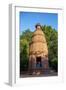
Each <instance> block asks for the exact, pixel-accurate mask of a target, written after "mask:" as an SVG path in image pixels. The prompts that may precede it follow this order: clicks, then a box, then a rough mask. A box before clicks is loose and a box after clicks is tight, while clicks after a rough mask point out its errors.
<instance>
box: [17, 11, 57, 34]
mask: <svg viewBox="0 0 66 90" xmlns="http://www.w3.org/2000/svg"><path fill="white" fill-rule="evenodd" d="M19 18H20V19H19V20H20V21H19V22H20V23H19V25H20V33H21V32H23V31H25V30H26V29H30V30H31V31H34V30H35V25H36V24H37V23H40V24H41V25H50V26H52V28H55V29H56V30H58V14H56V13H37V12H20V16H19Z"/></svg>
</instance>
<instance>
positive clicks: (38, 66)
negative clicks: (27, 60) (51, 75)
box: [36, 57, 42, 68]
mask: <svg viewBox="0 0 66 90" xmlns="http://www.w3.org/2000/svg"><path fill="white" fill-rule="evenodd" d="M41 67H42V62H41V57H36V68H41Z"/></svg>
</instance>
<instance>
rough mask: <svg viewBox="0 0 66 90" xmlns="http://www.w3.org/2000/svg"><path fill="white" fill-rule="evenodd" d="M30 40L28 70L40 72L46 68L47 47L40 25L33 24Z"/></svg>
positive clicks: (33, 72) (35, 72) (34, 72)
mask: <svg viewBox="0 0 66 90" xmlns="http://www.w3.org/2000/svg"><path fill="white" fill-rule="evenodd" d="M35 28H36V30H35V31H34V33H33V36H32V41H31V43H30V44H29V71H30V73H32V74H37V75H39V74H41V73H44V72H46V71H47V70H48V67H49V65H48V47H47V42H46V38H45V35H44V33H43V31H42V29H41V25H40V24H37V25H36V26H35Z"/></svg>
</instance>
